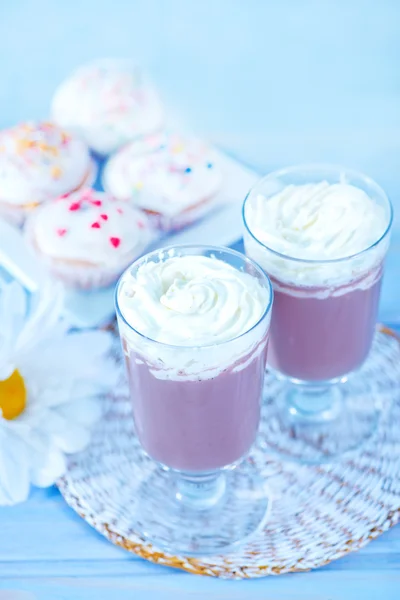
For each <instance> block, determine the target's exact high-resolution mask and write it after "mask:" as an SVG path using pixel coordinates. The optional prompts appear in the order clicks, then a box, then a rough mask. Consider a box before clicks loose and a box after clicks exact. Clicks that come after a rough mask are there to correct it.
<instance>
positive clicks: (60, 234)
mask: <svg viewBox="0 0 400 600" xmlns="http://www.w3.org/2000/svg"><path fill="white" fill-rule="evenodd" d="M66 233H67V230H66V229H57V235H59V236H60V237H63V235H65V234H66Z"/></svg>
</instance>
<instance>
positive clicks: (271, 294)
mask: <svg viewBox="0 0 400 600" xmlns="http://www.w3.org/2000/svg"><path fill="white" fill-rule="evenodd" d="M176 249H182V250H184V249H186V250H189V249H193V250H194V249H198V250H200V251H201V250H203V251H205V250H208V251H211V252H212V251H215V252H226V253H228V254H231V255H232V256H236V257H237V258H240V260H242V261H243V263H247V264H250V265H251V266H252V267H253V268H254V270H255V271H257V272H258V273H259V274H260V275H261V279H262V280H264V281H266V283H267V289H268V291H269V298H268V303H267V306H266V308H265V309H264V311H263V313H262V315H261V316H260V318H259V319H258V320H257V322H256V323H254V325H252V326H251V327H250V328H249V329H246V331H243V332H242V333H241V334H239V335H237V336H235V337H233V338H230V339H229V340H222V341H219V342H214V343H213V344H204V345H193V346H182V345H178V344H167V343H166V342H159V341H158V340H154V339H153V338H151V337H149V336H148V335H145V334H144V333H141V332H140V331H138V330H137V329H136V328H135V327H133V326H132V325H131V324H130V323H129V322H128V321H127V319H126V318H125V316H124V315H123V313H122V310H121V308H120V306H119V302H118V296H119V291H120V288H121V285H122V280H123V279H124V277H125V275H126V273H127V272H128V271H129V270H130V269H132V267H134V266H135V265H136V264H137V263H140V262H143V264H145V263H146V262H147V261H148V260H149V259H150V258H152V257H153V256H156V255H159V254H160V253H162V252H168V251H170V250H176ZM189 256H190V255H189ZM193 256H194V255H193ZM171 258H172V257H171ZM273 300H274V291H273V288H272V283H271V280H270V278H269V276H268V275H267V273H265V271H263V269H262V268H261V267H260V266H259V265H258V264H257V263H256V262H255V261H254V260H253V259H251V258H249V257H248V256H246V255H245V254H242V253H241V252H237V250H232V249H231V248H228V247H226V246H212V245H207V244H177V245H171V246H164V247H162V248H159V249H157V250H153V251H151V252H147V253H146V254H143V255H142V256H141V257H139V258H137V259H136V260H134V261H133V262H132V263H131V264H130V265H129V267H127V268H126V269H125V270H124V272H123V273H122V275H121V276H120V278H119V280H118V283H117V285H116V286H115V292H114V303H115V310H116V313H117V316H118V317H120V318H121V320H122V321H123V322H124V323H125V324H126V325H127V327H129V329H131V330H132V331H134V332H135V333H136V334H137V335H139V336H140V337H141V338H142V339H144V340H146V341H148V342H151V343H153V344H159V345H160V346H163V347H164V348H171V349H174V350H180V351H182V350H193V349H199V350H203V349H207V348H208V349H209V348H215V347H217V346H222V345H224V344H229V343H230V342H234V341H235V340H238V339H240V338H242V337H244V336H245V335H247V334H248V333H250V332H251V331H253V329H255V328H256V327H257V326H258V325H259V324H260V323H261V322H262V321H263V320H264V319H265V318H266V317H267V316H268V315H269V314H270V313H271V309H272V305H273Z"/></svg>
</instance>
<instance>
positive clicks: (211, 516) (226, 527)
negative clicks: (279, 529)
mask: <svg viewBox="0 0 400 600" xmlns="http://www.w3.org/2000/svg"><path fill="white" fill-rule="evenodd" d="M137 502H138V504H139V505H140V507H141V509H140V522H138V523H137V524H135V529H136V531H138V532H139V531H140V533H141V535H143V537H145V538H146V539H147V540H148V541H149V542H150V543H151V544H154V545H155V546H157V547H159V548H160V549H163V550H166V551H169V552H173V553H182V554H186V555H205V554H218V553H221V552H227V551H229V550H230V549H231V548H232V549H234V548H235V547H236V546H237V545H238V544H240V543H241V542H245V541H246V540H247V539H248V538H249V536H251V535H252V534H253V533H255V532H256V531H257V530H258V529H259V528H260V527H262V526H263V525H264V523H265V521H266V519H267V514H268V507H269V502H268V496H267V491H266V484H265V482H264V481H263V480H262V479H261V477H260V476H259V475H258V473H257V470H256V469H255V467H254V465H253V464H252V462H251V461H250V460H247V461H245V462H243V463H241V464H240V465H239V466H237V467H235V468H233V469H226V470H223V471H219V472H217V473H210V474H204V475H190V474H182V473H177V472H174V471H170V470H166V469H163V468H158V469H156V470H155V471H153V473H152V474H150V476H149V477H148V478H147V479H146V480H145V481H144V482H143V483H142V485H141V487H140V489H139V497H138V498H137Z"/></svg>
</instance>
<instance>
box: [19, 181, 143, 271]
mask: <svg viewBox="0 0 400 600" xmlns="http://www.w3.org/2000/svg"><path fill="white" fill-rule="evenodd" d="M30 232H31V236H32V238H33V242H34V245H35V246H36V247H37V248H38V250H39V251H41V252H42V253H44V254H46V255H47V256H50V257H53V258H56V259H60V260H68V261H80V262H86V263H90V264H97V265H107V266H109V265H113V264H119V263H120V262H123V261H124V260H126V259H129V258H132V259H133V258H134V255H135V253H136V252H137V253H140V251H141V250H142V249H144V247H145V246H146V245H147V243H148V242H149V240H150V237H151V235H150V230H149V227H148V222H147V219H146V217H145V216H144V215H142V214H141V213H140V212H139V211H136V210H135V209H134V208H132V207H130V206H127V205H126V204H121V203H119V202H118V201H115V200H113V199H111V198H110V197H109V196H108V195H107V194H105V193H104V192H96V191H94V190H91V189H86V190H83V191H80V192H77V193H76V194H73V195H72V196H70V197H68V198H59V199H58V200H54V201H53V202H51V203H48V204H46V205H45V206H43V207H42V208H41V210H40V211H37V212H36V213H35V215H33V218H32V222H31V223H30Z"/></svg>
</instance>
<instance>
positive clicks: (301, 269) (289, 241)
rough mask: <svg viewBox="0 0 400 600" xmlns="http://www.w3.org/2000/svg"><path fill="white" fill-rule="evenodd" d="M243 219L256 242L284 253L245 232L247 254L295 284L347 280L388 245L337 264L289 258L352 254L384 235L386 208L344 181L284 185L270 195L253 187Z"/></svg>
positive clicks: (380, 255)
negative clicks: (281, 255) (265, 194)
mask: <svg viewBox="0 0 400 600" xmlns="http://www.w3.org/2000/svg"><path fill="white" fill-rule="evenodd" d="M245 219H246V223H247V226H248V228H249V230H250V232H251V233H252V234H253V236H254V237H255V238H256V239H257V240H258V241H259V242H261V243H262V244H264V245H265V246H267V247H268V248H270V249H271V250H273V251H275V252H279V253H281V254H283V255H284V257H279V256H277V255H275V254H274V253H273V252H270V251H269V250H268V249H267V248H263V247H262V246H260V244H258V243H257V242H256V241H255V240H254V239H253V238H252V237H251V236H249V235H248V234H246V235H245V244H246V251H247V252H248V254H249V255H250V256H251V257H252V258H253V259H254V260H256V261H258V262H259V264H261V266H262V267H263V268H264V269H265V270H266V271H267V273H269V274H270V275H271V276H273V277H276V278H278V279H282V280H285V281H288V282H293V283H297V284H300V285H313V286H318V285H322V286H323V285H326V284H327V283H328V284H329V283H331V282H332V283H334V284H336V283H346V282H350V281H351V280H353V279H357V277H360V275H362V274H363V273H365V272H366V271H368V270H369V269H372V268H373V267H374V266H376V265H377V263H378V262H379V260H381V259H382V258H383V256H384V254H385V251H386V248H387V244H386V243H385V244H384V247H383V246H382V247H377V248H373V249H371V250H369V251H368V252H366V253H365V254H360V255H359V256H354V257H353V258H350V259H349V260H348V261H342V262H338V263H330V264H329V263H323V262H321V263H318V262H315V263H306V262H299V261H295V260H291V258H292V259H293V258H294V259H299V260H300V261H301V260H305V261H307V260H309V261H334V260H337V259H344V258H346V257H352V256H353V255H357V254H358V253H362V252H363V251H364V250H366V249H368V248H369V247H370V246H372V245H373V244H374V243H375V242H376V241H378V240H379V239H380V237H381V236H382V235H383V234H384V232H385V230H386V228H387V225H388V215H387V213H386V211H385V208H384V207H383V206H381V205H380V204H378V203H377V202H376V201H375V200H374V199H372V198H371V197H370V196H368V195H367V194H366V193H365V192H364V191H363V190H362V189H360V188H357V187H355V186H353V185H350V184H347V183H336V184H329V183H328V182H326V181H322V182H321V183H316V184H314V183H312V184H304V185H289V186H287V187H285V188H284V189H283V190H281V191H280V192H279V193H277V194H275V195H273V196H270V197H265V196H264V195H262V194H260V193H257V192H256V190H255V191H253V193H250V196H249V197H248V199H247V201H246V204H245ZM378 246H380V245H378ZM373 280H374V278H372V279H371V281H372V283H373Z"/></svg>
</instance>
